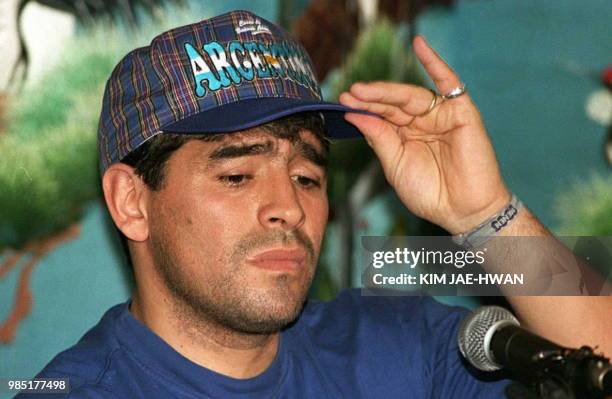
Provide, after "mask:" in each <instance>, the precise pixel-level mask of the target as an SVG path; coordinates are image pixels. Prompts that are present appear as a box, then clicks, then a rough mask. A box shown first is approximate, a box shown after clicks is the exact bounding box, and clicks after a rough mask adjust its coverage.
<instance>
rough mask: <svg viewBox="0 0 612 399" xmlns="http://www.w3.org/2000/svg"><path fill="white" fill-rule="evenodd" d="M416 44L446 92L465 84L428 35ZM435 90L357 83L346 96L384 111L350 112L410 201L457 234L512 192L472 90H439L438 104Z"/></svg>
mask: <svg viewBox="0 0 612 399" xmlns="http://www.w3.org/2000/svg"><path fill="white" fill-rule="evenodd" d="M413 46H414V52H415V54H416V56H417V58H418V60H419V61H420V62H421V64H422V65H423V67H424V68H425V70H426V72H427V74H428V75H429V76H430V77H431V79H432V80H433V82H434V83H435V85H436V88H437V90H438V92H439V93H442V94H448V93H450V92H451V91H452V90H453V89H456V88H458V87H461V85H462V83H461V81H460V79H459V78H458V77H457V75H456V74H455V73H454V72H453V70H452V69H451V68H450V67H449V66H448V65H446V63H445V62H444V61H443V60H442V59H441V58H440V57H439V56H438V55H437V54H436V53H435V51H434V50H433V49H432V48H431V47H429V45H428V44H427V43H426V42H425V40H424V39H423V38H422V37H420V36H417V37H416V38H415V40H414V44H413ZM434 95H435V94H434V93H433V92H432V91H431V90H429V89H426V88H424V87H419V86H414V85H409V84H403V83H393V82H370V83H355V84H354V85H352V86H351V88H350V90H349V92H345V93H342V94H341V96H340V102H341V103H342V104H344V105H347V106H350V107H353V108H357V109H365V110H368V111H371V112H374V113H376V114H378V115H380V116H381V118H378V117H375V116H370V115H363V114H356V113H349V114H346V116H345V118H346V120H347V121H348V122H350V123H352V124H354V125H355V126H356V127H357V128H359V130H361V132H362V133H363V135H364V136H365V138H366V140H367V141H368V143H369V145H370V146H371V147H372V149H373V150H374V152H375V153H376V155H377V156H378V158H379V159H380V162H381V164H382V167H383V170H384V173H385V176H386V178H387V180H388V181H389V183H390V184H391V185H392V186H393V188H394V189H395V191H396V192H397V194H398V196H399V198H400V199H401V200H402V202H403V203H404V205H406V207H407V208H408V209H409V210H410V211H411V212H413V213H414V214H416V215H418V216H420V217H423V218H425V219H427V220H429V221H431V222H433V223H436V224H438V225H440V226H442V227H443V228H445V229H446V230H447V231H449V232H451V233H452V234H457V233H462V232H466V231H469V230H470V229H472V228H474V227H475V226H477V225H478V224H480V223H481V222H483V221H484V220H486V219H487V218H488V217H490V216H491V215H492V214H494V213H495V212H497V211H499V210H500V209H501V208H502V207H503V206H504V205H505V204H506V203H507V202H508V201H509V199H510V194H509V192H508V190H507V188H506V186H505V185H504V182H503V180H502V177H501V175H500V172H499V167H498V164H497V160H496V158H495V153H494V151H493V147H492V146H491V142H490V140H489V137H488V135H487V132H486V130H485V127H484V125H483V122H482V120H481V117H480V113H479V112H478V109H477V108H476V106H475V105H474V103H473V102H472V100H471V99H470V97H469V95H468V94H467V93H466V94H463V95H460V96H458V97H456V98H452V99H443V98H442V96H439V95H438V96H437V97H436V98H435V102H434Z"/></svg>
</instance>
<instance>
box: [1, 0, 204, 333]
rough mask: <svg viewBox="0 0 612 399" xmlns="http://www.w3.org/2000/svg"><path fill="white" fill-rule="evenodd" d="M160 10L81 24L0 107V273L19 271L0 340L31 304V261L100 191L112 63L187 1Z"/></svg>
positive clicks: (183, 14)
mask: <svg viewBox="0 0 612 399" xmlns="http://www.w3.org/2000/svg"><path fill="white" fill-rule="evenodd" d="M164 12H165V13H166V17H165V18H163V22H160V21H158V20H156V19H154V18H152V17H151V18H149V19H148V20H147V21H148V22H146V23H143V24H142V25H141V27H140V28H139V29H138V30H135V31H129V30H126V29H124V28H121V27H120V26H117V25H116V24H111V23H110V22H109V21H106V22H99V23H98V24H96V25H95V26H93V27H91V28H88V29H86V30H84V31H83V32H81V35H80V36H78V37H76V38H75V39H74V42H73V43H70V44H69V45H68V46H67V49H69V50H70V53H69V55H68V56H66V57H65V58H64V61H63V62H62V63H61V64H60V65H58V67H56V68H55V69H54V70H52V71H51V72H50V73H49V74H48V75H47V77H46V78H45V79H42V80H41V82H40V83H39V84H37V85H35V86H33V87H31V88H27V89H25V90H24V91H22V92H21V93H20V94H19V96H18V97H17V98H16V99H15V100H14V101H12V102H11V105H10V107H9V109H8V110H7V116H6V119H7V124H6V131H5V132H4V133H3V134H2V135H1V136H0V221H1V223H0V259H1V260H2V261H0V278H2V277H4V276H5V275H7V273H8V272H9V271H10V270H11V269H13V268H15V267H20V277H19V284H18V288H17V291H16V294H15V296H16V297H15V306H14V307H13V310H12V312H11V313H10V315H9V316H8V318H7V319H5V321H4V322H3V323H0V342H8V341H10V340H11V339H12V337H13V336H14V333H15V331H16V329H17V326H18V325H19V322H20V320H21V319H22V318H23V317H25V315H26V314H27V313H28V311H29V309H30V307H31V294H30V292H29V284H28V279H29V276H30V274H31V272H32V269H33V267H34V266H35V264H36V262H37V261H38V260H39V259H40V258H41V257H42V256H44V255H45V254H46V253H48V252H49V251H50V250H52V249H53V248H55V247H56V246H57V245H59V244H60V243H61V242H62V241H65V240H68V239H72V238H74V237H75V236H76V235H77V234H78V227H77V224H78V222H79V221H80V219H81V217H82V215H83V212H84V209H85V207H86V206H87V204H88V203H90V202H91V201H92V200H94V199H96V198H98V197H99V179H98V172H97V155H96V130H97V124H98V115H99V112H100V108H101V100H102V94H103V89H104V84H105V81H106V79H107V77H108V76H109V75H110V73H111V71H112V68H113V66H114V65H115V64H116V63H117V62H118V61H119V59H120V58H121V57H122V56H123V55H124V54H125V53H127V52H128V51H129V50H131V49H133V48H136V47H140V46H142V45H144V44H146V43H148V42H150V40H151V39H152V38H153V37H154V36H155V35H157V34H158V33H159V32H161V31H163V30H167V29H169V28H171V27H175V26H179V25H184V24H186V23H189V22H192V20H193V15H194V13H192V11H191V10H190V9H188V8H182V9H176V8H175V9H171V8H169V9H167V10H165V11H164ZM2 255H6V256H4V258H2ZM28 255H30V256H28Z"/></svg>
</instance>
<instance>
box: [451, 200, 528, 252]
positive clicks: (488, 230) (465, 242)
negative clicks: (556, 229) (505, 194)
mask: <svg viewBox="0 0 612 399" xmlns="http://www.w3.org/2000/svg"><path fill="white" fill-rule="evenodd" d="M522 208H523V204H522V203H521V201H520V200H519V199H518V198H517V197H516V196H515V195H512V197H511V199H510V201H509V202H508V203H507V204H506V205H505V206H504V207H503V208H501V209H500V210H499V211H497V212H495V213H494V214H493V215H491V216H490V217H489V218H488V219H487V220H485V221H484V222H482V223H481V224H479V225H478V226H476V227H474V228H473V229H471V230H469V231H467V232H463V233H460V234H455V235H453V241H454V242H455V244H458V245H460V246H462V247H464V248H476V247H480V246H482V245H483V244H485V243H486V242H488V241H489V240H490V239H491V238H493V237H494V236H498V235H503V232H502V230H505V229H506V228H507V227H508V225H510V223H511V222H512V221H513V220H514V219H516V218H517V216H518V214H519V212H520V210H521V209H522Z"/></svg>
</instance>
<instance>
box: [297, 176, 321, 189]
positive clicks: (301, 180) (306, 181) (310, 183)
mask: <svg viewBox="0 0 612 399" xmlns="http://www.w3.org/2000/svg"><path fill="white" fill-rule="evenodd" d="M292 179H293V181H295V182H297V183H298V184H299V185H300V186H302V187H305V188H314V187H321V183H320V182H319V181H318V180H315V179H311V178H310V177H306V176H299V175H298V176H293V177H292Z"/></svg>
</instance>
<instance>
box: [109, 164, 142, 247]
mask: <svg viewBox="0 0 612 399" xmlns="http://www.w3.org/2000/svg"><path fill="white" fill-rule="evenodd" d="M102 189H103V190H104V200H105V201H106V206H107V207H108V210H109V212H110V215H111V217H112V218H113V221H114V222H115V225H116V226H117V228H118V229H119V230H121V232H122V233H123V234H124V235H125V236H126V237H127V238H129V239H130V240H133V241H139V242H140V241H144V240H146V239H147V238H148V237H149V223H148V217H147V206H146V205H147V201H146V199H147V194H148V188H147V186H146V184H145V183H144V182H143V181H142V179H141V178H140V177H139V176H138V175H137V174H136V172H135V171H134V168H132V167H131V166H129V165H126V164H123V163H115V164H113V165H111V166H110V167H109V168H108V169H107V170H106V172H105V173H104V176H103V177H102Z"/></svg>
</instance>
